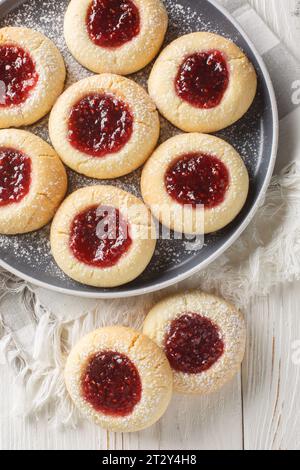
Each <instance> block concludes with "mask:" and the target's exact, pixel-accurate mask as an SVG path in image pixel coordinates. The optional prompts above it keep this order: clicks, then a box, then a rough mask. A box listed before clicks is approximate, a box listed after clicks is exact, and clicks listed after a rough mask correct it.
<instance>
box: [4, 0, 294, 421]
mask: <svg viewBox="0 0 300 470" xmlns="http://www.w3.org/2000/svg"><path fill="white" fill-rule="evenodd" d="M175 1H176V0H175ZM221 3H222V4H223V5H224V6H225V7H226V8H227V9H228V10H229V11H230V12H231V13H232V14H233V15H234V16H235V18H236V19H237V20H238V21H239V22H240V24H241V25H242V26H243V27H244V29H245V30H246V32H247V33H248V35H249V37H250V38H251V39H252V40H253V42H254V43H255V45H256V47H257V49H258V51H259V52H260V53H261V54H262V56H263V58H264V60H265V62H266V65H267V67H268V68H269V71H270V74H271V77H272V79H273V83H274V86H275V91H276V94H277V98H278V104H279V112H280V120H281V122H280V146H279V157H278V163H277V168H276V176H274V177H273V180H272V183H271V185H270V188H269V190H268V192H267V194H266V198H265V201H264V204H263V205H262V206H261V208H260V209H259V211H258V213H257V215H256V216H255V218H254V220H253V221H252V223H251V224H250V226H249V227H248V229H247V230H246V232H244V234H243V235H242V236H241V238H240V239H239V240H238V242H236V243H235V245H234V246H233V247H232V248H231V249H230V250H229V251H227V252H226V253H225V254H224V255H223V256H222V257H221V258H220V259H218V260H217V261H215V262H214V263H213V264H212V265H210V266H209V268H207V269H206V270H205V271H203V272H201V273H199V274H198V275H196V276H194V277H193V278H191V279H189V280H188V281H185V282H184V283H182V284H180V286H178V285H177V286H175V287H173V288H171V289H168V290H167V291H166V290H164V291H163V292H160V293H157V294H153V295H147V296H143V297H140V298H134V299H129V300H120V301H94V300H85V299H78V298H72V297H69V296H66V295H61V294H56V293H53V292H50V291H47V290H45V289H41V288H36V287H34V286H32V285H29V284H28V283H26V282H24V281H22V280H20V279H17V278H16V277H15V276H13V275H11V274H9V273H7V272H5V271H3V270H2V271H0V321H1V326H0V328H1V330H0V338H1V340H0V360H1V361H3V362H6V363H8V364H9V365H10V367H11V368H13V369H14V370H15V373H16V377H17V382H18V384H19V387H20V392H21V395H20V400H19V403H20V408H21V410H20V409H19V411H21V412H22V413H23V414H27V415H37V414H38V413H40V412H42V411H44V410H45V409H46V410H47V412H48V413H49V418H52V419H54V420H55V421H56V422H59V423H64V424H71V425H74V424H75V423H76V421H77V418H78V417H77V413H76V411H75V410H74V408H73V406H72V404H71V402H70V400H69V398H68V396H67V393H66V390H65V387H64V381H63V368H64V362H65V358H66V353H67V352H68V350H69V348H70V346H71V345H72V344H74V343H75V342H76V341H77V340H78V339H79V337H81V336H83V335H84V334H85V333H87V332H89V331H91V330H92V329H94V328H97V327H101V326H103V325H107V324H117V323H121V324H124V325H131V326H135V327H139V326H140V325H141V323H142V321H143V318H144V315H145V313H146V312H147V310H148V309H149V307H150V306H151V305H152V304H153V302H154V301H156V300H157V299H159V298H160V297H161V296H164V295H166V293H167V292H172V291H173V290H176V291H177V290H178V288H183V289H185V288H187V287H197V288H200V289H204V290H206V291H210V292H216V293H218V294H220V295H222V296H224V297H225V298H227V299H229V300H231V301H233V302H235V303H236V304H237V305H238V306H239V307H241V308H242V309H246V307H247V305H248V304H249V302H250V301H251V299H252V298H253V296H257V295H265V294H267V293H269V292H270V290H271V289H272V288H273V287H274V286H276V285H278V284H280V283H286V282H291V281H293V280H296V279H300V160H297V155H298V154H299V155H300V134H299V128H300V107H299V104H300V65H299V64H298V62H297V61H296V60H295V59H294V58H293V57H292V56H291V55H290V54H289V52H288V51H287V50H286V49H285V48H284V46H283V45H282V44H281V43H280V42H279V40H278V38H277V37H276V36H275V35H274V34H273V33H272V32H271V31H270V30H269V29H268V27H267V26H266V25H265V24H264V22H263V21H262V19H261V18H260V17H259V16H258V15H257V13H256V12H255V11H254V10H253V9H252V8H251V7H250V6H249V5H248V4H247V3H245V2H244V1H243V0H223V1H222V2H221ZM297 136H298V137H297ZM297 140H298V141H297Z"/></svg>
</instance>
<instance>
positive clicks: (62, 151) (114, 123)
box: [49, 74, 160, 179]
mask: <svg viewBox="0 0 300 470" xmlns="http://www.w3.org/2000/svg"><path fill="white" fill-rule="evenodd" d="M159 131H160V124H159V117H158V112H157V111H156V107H155V104H154V103H153V101H152V100H151V98H150V97H149V96H148V94H147V93H146V92H145V90H144V89H143V88H142V87H140V86H139V85H137V84H136V83H135V82H133V81H132V80H129V79H127V78H124V77H120V76H119V75H112V74H103V75H97V76H93V77H89V78H86V79H84V80H81V81H80V82H78V83H76V84H75V85H73V86H71V87H70V88H69V89H68V90H67V91H65V92H64V93H63V95H61V97H60V98H59V99H58V101H57V102H56V104H55V106H54V108H53V110H52V112H51V115H50V121H49V132H50V137H51V141H52V143H53V145H54V147H55V149H56V150H57V152H58V154H59V155H60V157H61V158H62V160H63V161H64V163H65V164H66V165H68V166H69V167H70V168H72V169H73V170H75V171H77V172H78V173H82V174H84V175H86V176H89V177H92V178H99V179H109V178H117V177H119V176H123V175H126V174H128V173H131V172H132V171H134V170H135V169H137V168H138V167H139V166H141V165H142V164H143V163H144V162H145V161H146V160H147V158H148V157H149V156H150V155H151V153H152V151H153V149H154V148H155V146H156V144H157V141H158V138H159Z"/></svg>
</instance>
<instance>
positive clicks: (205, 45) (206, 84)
mask: <svg viewBox="0 0 300 470" xmlns="http://www.w3.org/2000/svg"><path fill="white" fill-rule="evenodd" d="M256 89H257V76H256V72H255V69H254V67H253V65H252V64H251V63H250V62H249V60H248V58H247V57H246V56H245V54H244V53H243V52H242V51H241V49H240V48H239V47H237V46H236V45H235V44H234V43H233V42H232V41H230V40H228V39H225V38H224V37H222V36H219V35H216V34H212V33H205V32H202V33H192V34H188V35H186V36H182V37H180V38H179V39H176V40H175V41H174V42H172V43H171V44H170V45H169V46H167V47H166V49H164V50H163V52H162V53H161V55H160V56H159V57H158V59H157V61H156V63H155V64H154V67H153V69H152V72H151V75H150V78H149V93H150V96H151V97H152V98H153V99H154V101H155V103H156V105H157V107H158V109H159V111H160V112H161V113H162V115H163V116H164V117H165V118H166V119H168V120H169V121H170V122H171V123H172V124H174V125H175V126H176V127H178V128H180V129H182V130H183V131H186V132H205V133H211V132H216V131H218V130H220V129H224V128H225V127H228V126H230V125H231V124H233V123H234V122H236V121H238V120H239V119H240V118H241V117H242V116H243V115H244V114H245V113H246V112H247V111H248V109H249V107H250V106H251V104H252V102H253V100H254V97H255V95H256Z"/></svg>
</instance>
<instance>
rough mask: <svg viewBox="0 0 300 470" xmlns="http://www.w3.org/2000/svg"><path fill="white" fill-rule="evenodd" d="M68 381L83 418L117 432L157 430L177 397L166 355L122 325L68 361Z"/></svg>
mask: <svg viewBox="0 0 300 470" xmlns="http://www.w3.org/2000/svg"><path fill="white" fill-rule="evenodd" d="M65 380H66V385H67V388H68V391H69V393H70V395H71V398H72V400H73V401H74V403H75V405H76V406H77V407H78V409H79V410H80V411H81V413H82V414H83V415H85V416H86V417H87V418H88V419H90V420H91V421H93V422H94V423H96V424H98V425H100V426H101V427H103V428H105V429H108V430H109V431H115V432H135V431H139V430H141V429H145V428H147V427H149V426H151V425H152V424H154V423H155V422H156V421H158V420H159V419H160V417H161V416H162V415H163V414H164V412H165V411H166V409H167V407H168V405H169V402H170V399H171V396H172V386H173V377H172V371H171V368H170V366H169V363H168V360H167V358H166V356H165V354H164V353H163V351H162V350H161V349H160V348H159V347H158V346H157V345H156V344H155V343H154V342H153V341H151V339H149V338H148V337H147V336H144V335H143V334H141V333H139V332H137V331H134V330H132V329H131V328H125V327H121V326H115V327H107V328H101V329H99V330H96V331H93V332H92V333H90V334H88V335H87V336H85V337H84V338H83V339H81V340H80V341H79V343H77V345H76V346H75V347H74V349H73V350H72V351H71V353H70V355H69V357H68V360H67V363H66V369H65Z"/></svg>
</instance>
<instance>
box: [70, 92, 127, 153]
mask: <svg viewBox="0 0 300 470" xmlns="http://www.w3.org/2000/svg"><path fill="white" fill-rule="evenodd" d="M132 131H133V116H132V114H131V112H130V110H129V108H128V106H127V105H126V104H125V103H123V102H122V101H120V100H118V99H117V98H115V97H114V96H113V95H107V94H103V95H102V94H93V95H88V96H85V97H84V98H82V99H81V100H80V101H79V102H78V103H76V104H75V105H74V106H73V108H72V110H71V113H70V117H69V133H68V138H69V142H70V143H71V144H72V145H73V147H75V148H76V149H77V150H80V151H81V152H84V153H86V154H88V155H91V156H93V157H104V156H105V155H107V154H111V153H116V152H119V151H120V150H121V149H122V148H123V147H124V145H125V144H127V142H128V141H129V139H130V137H131V135H132Z"/></svg>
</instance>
